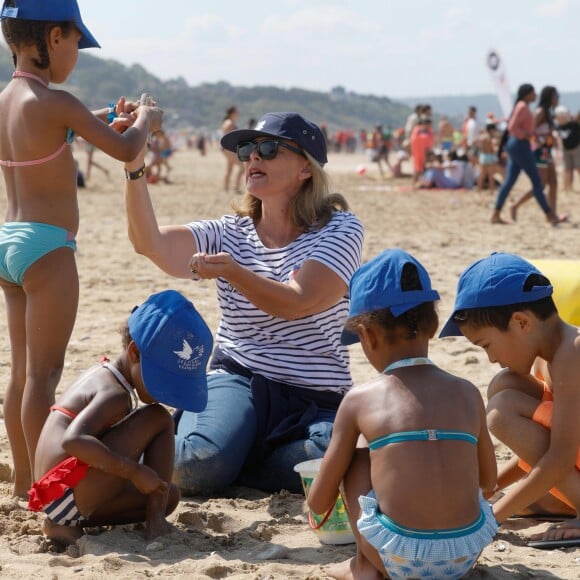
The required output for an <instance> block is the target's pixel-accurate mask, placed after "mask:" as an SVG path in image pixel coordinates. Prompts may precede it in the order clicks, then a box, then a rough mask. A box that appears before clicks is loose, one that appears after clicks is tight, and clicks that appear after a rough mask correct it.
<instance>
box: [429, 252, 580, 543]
mask: <svg viewBox="0 0 580 580" xmlns="http://www.w3.org/2000/svg"><path fill="white" fill-rule="evenodd" d="M552 292H553V288H552V285H551V284H550V281H549V280H548V279H547V278H546V277H545V276H543V275H542V273H541V272H540V271H539V270H538V269H537V268H536V267H534V266H533V265H532V264H530V263H529V262H527V261H526V260H524V259H522V258H520V257H519V256H515V255H513V254H505V253H494V254H491V255H490V256H488V257H487V258H483V259H481V260H478V261H476V262H474V263H473V264H472V265H471V266H469V267H468V268H467V269H466V270H465V271H464V272H463V273H462V274H461V277H460V278H459V282H458V286H457V297H456V299H455V306H454V309H453V314H452V315H451V317H450V318H449V320H448V322H447V323H446V324H445V326H444V328H443V330H442V331H441V334H440V336H459V335H464V336H465V337H466V338H468V339H469V340H470V341H471V342H472V343H473V344H475V345H478V346H481V347H482V348H483V349H484V350H485V351H486V352H487V355H488V357H489V360H490V361H491V362H492V363H495V362H497V363H498V364H500V365H501V366H502V367H503V369H504V370H502V371H501V372H500V373H499V374H498V375H496V376H495V377H494V378H493V380H492V381H491V383H490V385H489V389H488V407H487V420H488V424H489V428H490V429H491V431H492V433H493V434H494V435H495V436H496V437H497V438H498V439H499V440H501V441H502V442H503V443H505V444H506V445H507V446H508V447H509V448H510V449H511V450H512V451H513V452H514V453H515V455H516V457H515V458H514V459H513V460H512V461H511V462H510V463H509V464H508V465H507V466H506V467H505V468H504V469H502V471H501V473H500V477H499V479H498V488H497V489H498V490H499V489H502V488H504V487H506V486H508V485H509V484H512V483H514V482H515V481H517V480H519V481H518V483H517V484H516V485H515V486H514V487H513V488H512V489H510V490H509V491H508V492H507V493H506V494H505V495H504V496H503V497H501V498H500V499H499V500H498V501H497V502H496V503H495V504H494V506H493V510H494V514H495V517H496V519H497V521H498V522H500V523H501V522H503V521H505V520H506V519H507V518H508V517H510V516H511V515H513V514H515V513H518V512H520V511H521V510H523V509H524V508H527V507H528V506H530V505H531V504H532V503H534V502H537V501H538V500H541V499H543V498H544V496H545V495H546V494H547V493H548V492H550V493H551V494H552V495H554V496H555V497H556V498H558V499H559V500H561V502H563V504H566V505H567V506H569V507H568V512H570V511H571V510H573V511H572V513H576V515H577V517H576V518H575V519H572V520H570V521H568V522H565V523H561V524H558V525H557V526H555V527H554V528H552V529H550V530H549V531H548V532H547V533H546V534H543V535H541V538H540V541H538V542H536V543H535V544H532V543H530V545H535V546H536V547H547V548H549V547H557V546H563V545H579V544H580V519H579V518H578V514H580V473H579V472H578V469H580V451H579V450H580V422H579V421H578V417H579V416H580V391H579V388H578V377H579V376H580V335H579V332H578V328H576V327H575V326H571V325H570V324H567V323H566V322H564V321H563V320H562V319H561V318H560V316H559V315H558V311H557V309H556V306H555V304H554V301H553V299H552ZM525 474H528V475H527V476H526V477H522V476H523V475H525ZM552 503H554V502H552ZM557 503H558V505H562V504H561V503H560V502H557ZM562 507H564V506H562ZM558 511H559V512H561V511H564V510H562V509H559V510H558Z"/></svg>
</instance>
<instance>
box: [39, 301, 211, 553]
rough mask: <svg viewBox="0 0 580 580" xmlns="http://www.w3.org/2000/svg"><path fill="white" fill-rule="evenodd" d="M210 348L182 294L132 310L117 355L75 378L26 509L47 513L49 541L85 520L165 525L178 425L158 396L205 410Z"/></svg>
mask: <svg viewBox="0 0 580 580" xmlns="http://www.w3.org/2000/svg"><path fill="white" fill-rule="evenodd" d="M211 349H212V336H211V332H210V330H209V329H208V327H207V325H206V324H205V322H204V321H203V319H202V318H201V316H200V315H199V314H198V313H197V311H196V310H195V308H194V307H193V304H192V303H191V302H189V301H188V300H186V299H185V298H184V297H183V296H182V295H181V294H179V293H178V292H175V291H173V290H166V291H164V292H160V293H159V294H153V295H152V296H150V297H149V298H148V299H147V301H146V302H144V303H143V304H142V305H141V306H139V307H138V308H136V309H134V311H133V313H132V314H131V316H130V317H129V320H128V324H127V327H126V328H125V329H124V333H123V351H122V352H121V354H120V356H119V357H118V358H117V360H116V361H114V362H109V361H108V360H107V359H103V360H102V361H101V362H100V364H98V365H96V366H94V367H92V368H90V369H89V370H88V371H87V372H85V373H84V374H83V375H82V376H81V377H80V378H79V379H78V380H76V381H75V382H74V383H73V384H72V385H71V386H70V387H69V388H68V389H67V390H66V391H65V392H64V393H63V395H62V396H61V397H60V399H59V400H58V401H57V404H55V405H53V406H52V407H51V412H50V414H49V416H48V418H47V420H46V423H45V425H44V428H43V429H42V432H41V435H40V439H39V442H38V448H37V452H36V461H35V469H34V475H35V477H36V478H37V480H36V482H35V483H34V484H33V485H32V488H31V490H30V491H29V492H28V495H29V504H28V507H29V508H30V509H31V510H34V511H41V510H42V511H44V512H45V513H46V515H47V518H46V520H45V522H44V525H43V531H44V533H45V535H46V536H47V537H48V538H49V539H52V540H54V541H57V542H59V543H62V544H70V543H73V542H74V541H75V540H76V539H77V538H79V537H80V536H81V535H82V528H83V527H88V526H96V525H115V524H127V523H134V522H141V521H145V522H146V527H147V536H148V538H149V539H151V538H154V537H157V536H159V535H162V534H164V533H168V532H169V531H170V526H169V524H168V522H167V521H166V519H165V516H166V515H168V514H170V513H171V512H172V511H173V510H174V509H175V507H176V506H177V503H178V502H179V498H180V494H179V490H178V489H177V487H176V486H175V485H173V484H171V483H170V481H171V473H172V469H173V454H174V425H173V420H172V417H171V415H170V414H169V412H168V411H167V410H166V409H165V408H164V407H163V406H161V405H158V404H155V403H157V402H162V403H165V404H168V405H171V406H173V407H179V408H182V409H189V410H191V411H199V410H200V409H201V408H203V407H204V406H205V403H206V400H207V384H206V378H205V373H206V363H207V360H208V358H209V355H210V354H211ZM139 399H140V400H141V401H142V402H143V403H146V405H145V406H141V407H138V403H139ZM141 458H142V459H141Z"/></svg>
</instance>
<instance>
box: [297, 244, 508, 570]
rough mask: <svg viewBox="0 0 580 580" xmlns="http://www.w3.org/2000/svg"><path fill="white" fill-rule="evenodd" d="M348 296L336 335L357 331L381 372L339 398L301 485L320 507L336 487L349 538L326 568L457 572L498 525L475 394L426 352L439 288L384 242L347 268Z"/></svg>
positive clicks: (353, 337) (490, 456)
mask: <svg viewBox="0 0 580 580" xmlns="http://www.w3.org/2000/svg"><path fill="white" fill-rule="evenodd" d="M350 296H351V304H350V312H349V318H348V319H347V321H346V325H345V330H344V331H343V336H342V340H343V342H344V343H346V344H352V343H354V342H357V341H359V340H360V342H361V345H362V348H363V350H364V352H365V355H366V357H367V359H368V360H369V362H370V363H371V364H372V366H373V367H375V368H376V369H377V370H378V371H379V372H380V373H381V374H380V375H379V376H378V377H377V378H376V379H374V380H372V381H370V382H369V383H367V384H365V385H361V386H358V387H357V388H355V389H352V390H351V391H349V393H348V394H347V395H346V396H345V398H344V400H343V402H342V403H341V405H340V407H339V409H338V414H337V417H336V421H335V423H334V428H333V432H332V439H331V441H330V446H329V447H328V450H327V452H326V454H325V456H324V459H323V460H322V464H321V468H320V471H319V473H318V475H317V477H316V478H315V480H314V483H313V485H312V488H311V489H310V492H309V494H308V504H309V506H310V508H311V509H312V511H314V512H315V513H323V512H324V511H325V510H327V509H328V508H330V507H332V506H333V505H334V502H335V500H336V497H337V494H338V491H339V486H341V493H342V495H343V499H344V500H345V503H346V507H347V512H348V515H349V519H350V521H351V525H352V528H353V532H354V534H355V538H356V542H357V554H356V556H355V557H354V558H353V559H352V560H350V561H348V562H344V563H342V564H340V565H337V566H334V567H331V568H328V569H327V570H326V573H327V574H329V575H330V576H332V577H334V578H383V577H384V576H385V574H388V576H389V577H390V578H393V579H396V578H408V577H413V578H426V577H429V578H460V577H462V576H463V575H464V574H466V573H467V572H468V571H469V570H470V569H471V568H472V567H473V565H474V564H475V562H476V560H477V558H478V556H479V554H480V553H481V551H482V550H483V548H484V547H485V546H487V545H488V544H489V543H490V542H491V541H492V539H493V537H494V535H495V532H496V529H497V524H496V522H495V520H494V518H493V514H492V511H491V507H490V506H489V504H488V503H487V502H485V501H484V500H483V498H482V494H481V491H480V488H482V489H483V490H484V491H491V490H492V489H493V487H494V486H495V483H496V475H497V468H496V462H495V455H494V450H493V445H492V442H491V438H490V435H489V432H488V430H487V426H486V421H485V407H484V403H483V399H482V397H481V395H480V393H479V391H478V390H477V388H476V387H475V386H474V385H472V384H471V383H470V382H468V381H466V380H464V379H461V378H459V377H456V376H453V375H450V374H449V373H447V372H445V371H444V370H442V369H440V368H438V367H437V366H436V365H435V364H434V363H433V362H432V361H431V360H429V359H428V358H427V354H428V346H429V340H430V339H431V338H432V337H433V335H434V334H435V331H436V330H437V325H438V318H437V314H436V311H435V305H434V301H435V300H438V299H439V294H438V293H437V292H436V291H435V290H432V289H431V281H430V279H429V275H428V274H427V271H426V270H425V269H424V268H423V266H422V265H421V264H420V263H419V262H418V261H417V260H416V259H415V258H413V257H412V256H410V255H409V254H407V253H406V252H403V251H402V250H388V251H385V252H383V253H382V254H380V255H379V256H377V257H376V258H374V259H373V260H371V261H370V262H368V263H367V264H365V265H364V266H362V267H361V268H360V269H359V270H358V271H357V272H355V274H354V276H353V277H352V279H351V282H350ZM341 482H342V485H341ZM357 501H358V503H360V509H359V507H358V505H357Z"/></svg>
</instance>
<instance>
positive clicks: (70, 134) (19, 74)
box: [0, 70, 75, 167]
mask: <svg viewBox="0 0 580 580" xmlns="http://www.w3.org/2000/svg"><path fill="white" fill-rule="evenodd" d="M12 78H14V79H16V78H27V79H32V80H35V81H37V82H39V83H40V84H42V85H44V86H45V87H48V85H47V84H46V82H44V79H42V78H40V77H39V76H37V75H34V74H32V73H28V72H24V71H22V70H16V71H14V72H13V73H12ZM74 138H75V133H74V131H73V130H72V129H67V132H66V139H65V142H64V143H63V144H62V145H61V146H60V147H59V148H58V149H57V150H56V151H55V152H54V153H51V154H50V155H47V156H46V157H42V159H33V160H32V161H11V160H9V159H8V160H3V159H0V166H1V167H29V166H31V165H41V164H42V163H47V162H48V161H52V160H53V159H56V158H57V157H58V156H59V155H60V154H61V153H62V152H63V151H64V150H65V149H66V147H68V146H69V145H70V144H71V143H72V142H73V141H74Z"/></svg>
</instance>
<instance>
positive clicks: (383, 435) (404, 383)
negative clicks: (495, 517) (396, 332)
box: [343, 364, 493, 529]
mask: <svg viewBox="0 0 580 580" xmlns="http://www.w3.org/2000/svg"><path fill="white" fill-rule="evenodd" d="M451 403H452V404H451ZM343 405H345V406H347V408H348V409H349V410H351V409H352V420H353V421H354V422H355V423H356V424H357V425H358V426H359V427H360V430H361V433H362V434H363V436H364V437H365V439H366V440H367V441H368V442H369V444H370V445H371V452H370V461H371V480H372V484H373V486H372V487H373V490H374V492H375V494H376V496H377V501H378V503H379V505H380V507H381V511H382V512H383V513H385V514H389V517H391V518H392V519H394V520H396V521H397V522H399V523H400V524H403V525H405V526H409V527H413V528H419V529H435V528H453V527H459V526H462V525H465V524H466V523H469V522H472V521H473V520H474V519H476V517H477V515H478V514H479V501H478V493H479V487H480V481H479V478H478V472H479V469H478V447H477V445H475V444H473V443H475V442H476V441H478V440H479V438H480V435H482V436H483V437H484V438H485V437H488V435H487V426H486V422H485V408H484V404H483V400H482V397H481V395H480V393H479V391H478V390H477V389H476V388H475V386H474V385H472V384H471V383H469V382H468V381H466V380H463V379H460V378H458V377H455V376H453V375H450V374H449V373H447V372H445V371H443V370H442V369H440V368H438V367H436V366H435V365H432V364H425V365H421V366H413V367H403V368H399V369H397V370H394V371H392V374H391V373H389V375H388V376H385V375H383V376H380V377H378V378H376V379H375V380H373V381H372V382H371V383H369V384H367V385H363V386H362V387H357V388H356V389H354V390H353V391H351V392H350V393H349V394H348V395H347V396H346V398H345V400H344V402H343ZM425 430H427V431H428V435H427V437H431V438H433V439H427V440H418V441H413V440H410V441H403V440H401V441H400V442H392V443H389V439H388V438H389V437H390V438H391V440H392V439H393V438H397V439H398V438H399V437H398V436H397V435H396V434H400V436H401V438H404V437H405V436H411V437H412V436H413V434H414V433H417V432H424V431H425ZM441 430H442V431H444V432H455V433H460V434H466V435H470V436H471V437H472V438H473V439H471V438H469V437H465V438H463V437H462V438H461V439H456V440H436V439H435V438H436V437H437V436H438V433H437V432H438V431H441ZM417 436H421V435H417ZM381 439H383V442H384V443H385V444H384V445H381ZM385 439H386V441H385ZM373 441H375V442H376V445H377V447H376V449H372V447H373V444H372V442H373ZM483 443H484V444H487V443H488V442H487V441H484V442H483ZM393 466H396V469H393ZM492 479H493V478H492ZM491 485H492V487H493V482H491ZM410 508H411V509H410Z"/></svg>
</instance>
